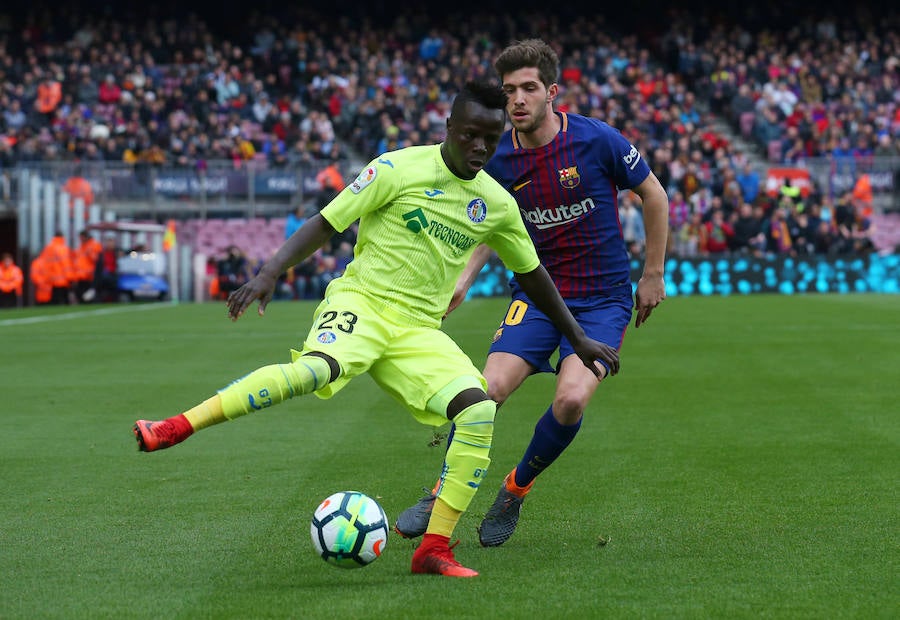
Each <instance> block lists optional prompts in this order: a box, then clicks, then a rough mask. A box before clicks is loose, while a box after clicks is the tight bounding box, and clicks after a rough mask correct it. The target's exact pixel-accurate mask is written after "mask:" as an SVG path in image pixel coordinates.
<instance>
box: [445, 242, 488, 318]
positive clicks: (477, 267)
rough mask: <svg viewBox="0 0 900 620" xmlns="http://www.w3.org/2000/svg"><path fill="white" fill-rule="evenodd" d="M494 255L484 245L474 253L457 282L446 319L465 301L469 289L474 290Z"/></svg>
mask: <svg viewBox="0 0 900 620" xmlns="http://www.w3.org/2000/svg"><path fill="white" fill-rule="evenodd" d="M492 253H493V250H492V249H491V248H490V247H488V246H486V245H484V244H481V245H479V246H478V247H477V248H475V251H474V252H472V256H471V257H470V258H469V262H468V263H466V267H465V269H463V272H462V273H461V274H460V275H459V279H458V280H457V281H456V289H454V291H453V297H451V298H450V306H449V307H448V308H447V312H446V313H445V314H444V318H445V319H446V318H447V315H449V314H450V313H451V312H453V311H454V310H456V308H457V307H458V306H459V304H461V303H462V302H463V301H465V299H466V295H467V294H468V292H469V289H470V288H472V284H473V283H474V282H475V278H477V277H478V274H479V273H481V270H482V269H483V268H484V266H485V264H487V262H488V259H489V258H490V257H491V254H492Z"/></svg>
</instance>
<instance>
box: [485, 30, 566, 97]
mask: <svg viewBox="0 0 900 620" xmlns="http://www.w3.org/2000/svg"><path fill="white" fill-rule="evenodd" d="M525 67H536V68H537V70H538V77H540V79H541V82H542V83H543V84H544V86H550V85H551V84H555V83H556V82H557V81H559V56H557V54H556V51H555V50H554V49H553V48H552V47H550V45H548V44H547V43H546V42H544V41H543V40H541V39H525V40H523V41H516V42H515V43H513V44H511V45H509V46H507V47H506V48H505V49H504V50H503V51H502V52H500V55H499V56H498V57H497V60H495V61H494V70H495V71H496V72H497V75H498V76H500V79H501V80H502V79H503V76H504V75H506V74H507V73H512V72H513V71H518V70H519V69H524V68H525Z"/></svg>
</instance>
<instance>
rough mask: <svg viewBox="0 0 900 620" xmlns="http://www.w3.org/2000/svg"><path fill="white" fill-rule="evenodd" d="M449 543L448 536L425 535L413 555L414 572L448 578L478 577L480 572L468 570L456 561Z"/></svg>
mask: <svg viewBox="0 0 900 620" xmlns="http://www.w3.org/2000/svg"><path fill="white" fill-rule="evenodd" d="M449 542H450V539H449V538H447V537H446V536H439V535H437V534H425V537H424V538H423V539H422V544H421V545H419V548H418V549H416V552H415V553H413V557H412V572H414V573H419V574H428V575H444V576H446V577H477V576H478V571H474V570H472V569H471V568H466V567H465V566H463V565H462V564H460V563H459V562H457V561H456V558H454V557H453V551H452V550H451V547H450V545H449ZM454 546H455V545H454Z"/></svg>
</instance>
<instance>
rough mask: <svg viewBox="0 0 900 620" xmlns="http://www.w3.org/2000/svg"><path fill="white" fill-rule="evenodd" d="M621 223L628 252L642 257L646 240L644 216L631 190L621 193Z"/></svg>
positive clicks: (635, 256)
mask: <svg viewBox="0 0 900 620" xmlns="http://www.w3.org/2000/svg"><path fill="white" fill-rule="evenodd" d="M619 223H620V224H621V226H622V236H623V237H624V238H625V247H627V248H628V252H629V253H630V254H631V256H632V258H640V257H641V256H642V255H643V253H644V242H645V240H646V233H645V230H644V216H643V214H642V213H641V211H640V209H638V208H637V206H636V205H635V198H634V197H633V195H632V193H631V192H630V191H628V192H622V194H620V197H619Z"/></svg>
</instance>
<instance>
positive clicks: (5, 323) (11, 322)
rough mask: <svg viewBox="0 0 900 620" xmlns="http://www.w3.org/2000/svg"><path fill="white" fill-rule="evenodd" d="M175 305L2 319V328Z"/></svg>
mask: <svg viewBox="0 0 900 620" xmlns="http://www.w3.org/2000/svg"><path fill="white" fill-rule="evenodd" d="M174 306H175V304H171V303H169V304H167V303H159V304H122V305H121V306H115V307H113V308H98V309H96V310H86V311H84V312H68V313H66V314H50V315H47V316H29V317H25V318H21V319H2V320H0V327H7V326H10V325H28V324H31V323H49V322H51V321H68V320H71V319H79V318H82V317H86V316H103V315H107V314H121V313H122V312H140V311H142V310H156V309H157V308H172V307H174Z"/></svg>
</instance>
